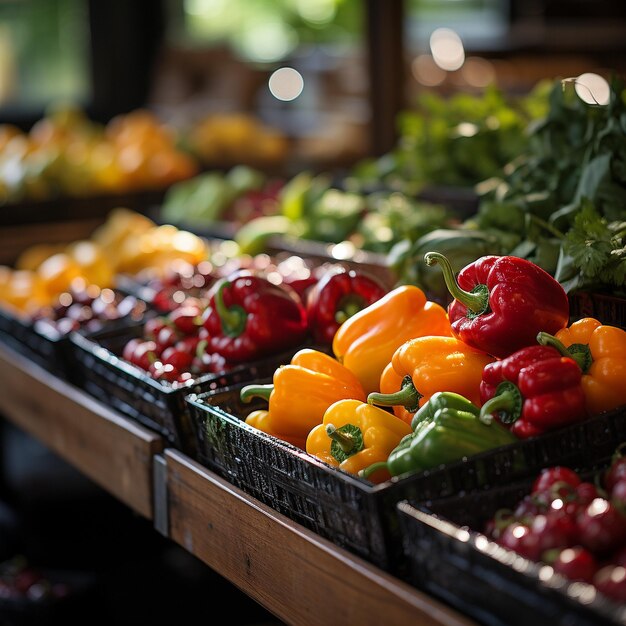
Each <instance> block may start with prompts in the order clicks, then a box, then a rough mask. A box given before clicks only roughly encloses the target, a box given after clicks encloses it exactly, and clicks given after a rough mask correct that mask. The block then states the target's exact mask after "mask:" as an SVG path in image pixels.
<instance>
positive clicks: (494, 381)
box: [480, 345, 587, 439]
mask: <svg viewBox="0 0 626 626" xmlns="http://www.w3.org/2000/svg"><path fill="white" fill-rule="evenodd" d="M480 398H481V402H482V403H483V404H482V407H481V409H480V416H481V418H487V416H488V415H494V414H495V416H496V418H497V419H498V420H499V421H500V422H502V423H503V424H512V425H511V432H512V433H513V434H514V435H515V436H516V437H519V438H520V439H527V438H528V437H534V436H536V435H540V434H542V433H544V432H547V431H549V430H554V429H555V428H560V427H561V426H565V425H567V424H572V423H574V422H579V421H582V420H584V419H585V418H586V417H587V411H586V408H585V394H584V392H583V388H582V375H581V371H580V367H579V366H578V364H577V363H576V362H575V361H574V360H573V359H570V358H569V357H563V356H561V355H560V354H559V351H558V350H557V349H556V348H552V347H550V346H539V345H535V346H530V347H528V348H523V349H521V350H518V351H516V352H514V353H513V354H511V355H510V356H509V357H507V358H506V359H502V360H500V361H494V362H492V363H488V364H487V365H485V367H484V368H483V374H482V381H481V383H480ZM487 419H488V418H487Z"/></svg>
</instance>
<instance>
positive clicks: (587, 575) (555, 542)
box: [485, 455, 626, 602]
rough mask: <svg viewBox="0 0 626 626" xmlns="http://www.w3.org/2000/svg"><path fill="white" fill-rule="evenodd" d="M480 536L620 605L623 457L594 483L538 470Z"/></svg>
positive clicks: (625, 492)
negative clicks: (512, 504) (509, 507)
mask: <svg viewBox="0 0 626 626" xmlns="http://www.w3.org/2000/svg"><path fill="white" fill-rule="evenodd" d="M485 533H486V534H487V536H489V537H490V538H492V539H493V540H495V541H496V542H497V543H499V544H500V545H502V546H504V547H506V548H509V549H511V550H513V551H515V552H516V553H518V554H520V555H521V556H523V557H525V558H527V559H530V560H532V561H542V562H544V563H547V564H548V565H551V566H552V568H553V569H554V571H555V572H558V573H559V574H561V575H563V576H565V577H566V578H568V579H570V580H572V581H583V582H586V583H591V584H593V585H594V586H595V587H596V588H597V589H598V591H600V592H601V593H603V594H604V595H606V596H607V597H609V598H611V599H613V600H615V601H618V602H626V457H623V456H620V455H616V457H615V458H614V460H613V462H612V463H611V465H610V467H609V468H608V469H607V470H606V471H605V472H604V474H603V475H602V476H601V480H599V481H591V480H583V478H582V477H581V475H580V474H579V473H578V472H575V471H574V470H572V469H570V468H567V467H564V466H554V467H550V468H546V469H544V470H543V471H542V472H541V473H540V474H539V476H538V477H537V478H536V480H535V481H534V483H533V486H532V489H531V492H530V494H528V495H526V496H525V497H524V498H523V499H522V500H521V501H519V502H518V503H517V506H516V507H515V508H514V509H513V510H500V511H498V512H497V513H496V514H495V515H494V517H493V518H491V519H490V520H489V522H488V523H487V526H486V529H485Z"/></svg>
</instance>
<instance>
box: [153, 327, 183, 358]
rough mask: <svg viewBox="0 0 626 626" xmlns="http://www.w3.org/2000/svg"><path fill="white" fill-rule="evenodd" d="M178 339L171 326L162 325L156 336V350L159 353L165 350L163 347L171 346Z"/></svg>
mask: <svg viewBox="0 0 626 626" xmlns="http://www.w3.org/2000/svg"><path fill="white" fill-rule="evenodd" d="M177 341H178V333H177V332H176V330H175V329H174V328H172V327H171V326H164V327H163V328H161V330H160V331H159V334H158V336H157V338H156V344H157V350H158V352H159V354H161V352H163V350H165V348H169V347H170V346H173V345H174V344H175V343H176V342H177Z"/></svg>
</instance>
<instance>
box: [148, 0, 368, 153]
mask: <svg viewBox="0 0 626 626" xmlns="http://www.w3.org/2000/svg"><path fill="white" fill-rule="evenodd" d="M166 8H167V31H166V42H167V44H166V50H165V52H164V54H163V55H162V58H161V64H160V66H159V69H158V72H157V77H156V84H155V86H154V89H153V91H152V96H151V104H152V105H153V106H155V108H157V109H159V110H160V111H161V112H162V113H163V114H164V115H165V116H167V117H169V118H174V119H173V121H174V122H177V121H180V122H181V123H182V122H183V121H186V122H189V121H193V120H199V119H201V118H202V117H203V116H206V115H209V114H222V115H223V114H226V113H244V114H246V115H248V116H250V117H252V118H254V119H255V120H256V121H258V122H259V123H263V124H266V125H270V126H271V127H273V128H276V129H278V130H280V131H281V132H283V133H285V134H286V135H288V136H289V137H290V138H291V139H293V140H294V143H293V146H294V155H295V158H296V160H297V159H298V157H302V160H303V161H307V162H308V161H311V160H314V161H317V162H319V161H328V162H333V161H341V160H342V159H348V160H349V159H353V158H356V157H360V156H361V155H362V154H363V153H364V152H365V151H366V150H367V126H368V124H369V116H370V112H369V104H368V77H367V67H366V57H365V55H366V49H365V42H364V20H365V16H364V3H363V2H362V0H271V1H268V0H169V1H168V2H167V5H166ZM176 118H178V119H176Z"/></svg>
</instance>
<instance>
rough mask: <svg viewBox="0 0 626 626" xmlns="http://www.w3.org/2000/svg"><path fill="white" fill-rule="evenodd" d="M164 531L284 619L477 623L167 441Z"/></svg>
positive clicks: (432, 625) (427, 625) (428, 625)
mask: <svg viewBox="0 0 626 626" xmlns="http://www.w3.org/2000/svg"><path fill="white" fill-rule="evenodd" d="M164 456H165V459H166V465H167V483H168V484H167V487H168V488H167V491H168V498H169V501H168V509H169V536H170V537H171V538H172V539H173V540H174V541H176V542H177V543H179V544H180V545H182V546H183V547H185V548H186V549H187V550H188V551H190V552H191V553H192V554H194V555H195V556H197V557H198V558H199V559H200V560H202V561H203V562H204V563H206V564H207V565H209V566H210V567H211V568H212V569H214V570H215V571H217V572H218V573H219V574H221V575H222V576H224V577H226V578H227V579H229V580H230V581H231V582H232V583H233V584H235V585H236V586H237V587H239V588H240V589H241V590H242V591H244V592H245V593H246V594H248V595H249V596H251V597H253V598H254V599H255V600H256V601H257V602H259V603H260V604H262V605H263V606H265V607H266V608H267V609H268V610H270V611H271V612H272V613H274V614H275V615H276V616H277V617H279V618H280V619H282V620H284V621H285V622H286V623H289V624H298V625H303V626H304V625H311V626H312V625H317V624H331V623H336V624H352V623H359V624H372V626H374V625H378V624H380V623H381V619H382V620H383V621H384V623H385V625H386V626H393V625H394V624H411V623H413V624H415V623H419V624H421V625H423V626H474V625H475V622H473V621H471V620H468V619H466V618H465V617H463V616H461V615H459V614H458V613H456V612H455V611H453V610H452V609H449V608H448V607H446V606H445V605H443V604H442V603H440V602H438V601H437V600H435V599H433V598H432V597H431V596H429V595H427V594H425V593H423V592H421V591H419V590H418V589H416V588H414V587H412V586H410V585H408V584H406V583H404V582H402V581H401V580H399V579H397V578H395V577H393V576H391V575H389V574H387V573H386V572H383V571H382V570H380V569H378V568H376V567H374V566H373V565H371V564H369V563H367V562H366V561H364V560H362V559H360V558H358V557H356V556H354V555H352V554H351V553H349V552H346V551H345V550H343V549H341V548H339V547H338V546H336V545H334V544H333V543H332V542H329V541H327V540H325V539H324V538H322V537H320V536H319V535H317V534H315V533H313V532H311V531H309V530H308V529H306V528H304V527H302V526H301V525H299V524H297V523H295V522H293V521H292V520H290V519H288V518H287V517H285V516H283V515H281V514H280V513H278V512H276V511H275V510H273V509H272V508H270V507H267V506H265V505H264V504H263V503H261V502H259V501H257V500H255V499H254V498H252V497H250V496H248V495H247V494H245V493H244V492H242V491H241V490H239V489H237V488H236V487H234V486H233V485H231V484H230V483H228V482H227V481H225V480H223V479H221V478H220V477H218V476H216V475H215V474H213V473H212V472H210V471H209V470H208V469H206V468H205V467H203V466H201V465H200V464H198V463H196V462H195V461H193V460H192V459H190V458H189V457H187V456H186V455H184V454H183V453H181V452H179V451H177V450H172V449H166V450H165V454H164Z"/></svg>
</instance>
